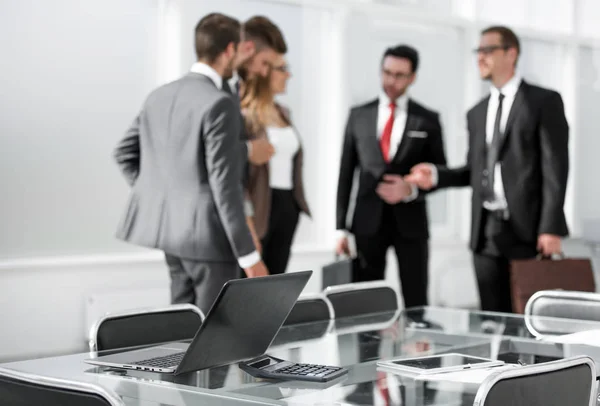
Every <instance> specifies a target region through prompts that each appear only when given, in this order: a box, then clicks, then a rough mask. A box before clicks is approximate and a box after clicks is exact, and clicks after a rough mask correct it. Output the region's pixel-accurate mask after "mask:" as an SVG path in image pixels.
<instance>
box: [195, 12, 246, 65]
mask: <svg viewBox="0 0 600 406" xmlns="http://www.w3.org/2000/svg"><path fill="white" fill-rule="evenodd" d="M240 36H241V24H240V22H239V21H238V20H236V19H235V18H232V17H229V16H226V15H224V14H220V13H211V14H209V15H207V16H205V17H204V18H202V19H201V20H200V21H199V22H198V24H197V25H196V30H195V47H196V56H197V57H198V60H204V61H207V62H208V63H213V62H214V61H215V60H216V59H217V57H218V56H219V55H221V54H222V53H223V52H225V50H226V49H227V47H228V46H229V44H231V43H234V44H235V45H237V44H238V43H239V42H240Z"/></svg>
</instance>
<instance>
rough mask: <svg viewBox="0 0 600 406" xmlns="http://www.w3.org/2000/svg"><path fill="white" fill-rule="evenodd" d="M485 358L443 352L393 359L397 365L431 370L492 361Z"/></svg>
mask: <svg viewBox="0 0 600 406" xmlns="http://www.w3.org/2000/svg"><path fill="white" fill-rule="evenodd" d="M490 361H491V360H488V359H484V358H474V357H470V356H468V355H461V354H442V355H438V356H435V357H423V358H413V359H405V360H402V359H401V360H396V361H392V363H393V364H395V365H403V366H407V367H411V368H418V369H423V370H429V369H434V368H446V367H456V366H460V365H467V364H471V365H475V364H481V363H486V362H490Z"/></svg>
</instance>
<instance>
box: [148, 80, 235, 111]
mask: <svg viewBox="0 0 600 406" xmlns="http://www.w3.org/2000/svg"><path fill="white" fill-rule="evenodd" d="M200 76H201V75H192V74H188V75H185V76H183V77H181V78H179V79H176V80H173V81H171V82H168V83H165V84H164V85H162V86H159V87H157V88H156V89H155V90H154V91H152V92H151V93H150V95H149V96H148V99H147V102H146V103H147V104H164V103H169V104H173V103H174V102H175V100H176V101H177V103H175V104H173V105H176V106H178V107H183V106H185V105H191V106H197V107H202V106H206V107H208V106H212V105H215V104H219V105H227V106H228V105H229V104H231V105H232V106H233V105H234V101H233V98H232V97H231V96H230V95H229V94H227V93H225V92H224V91H222V90H220V89H218V88H217V87H216V86H214V84H213V83H211V82H210V79H208V78H206V79H204V78H203V77H200Z"/></svg>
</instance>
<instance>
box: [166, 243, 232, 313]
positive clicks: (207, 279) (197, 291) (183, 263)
mask: <svg viewBox="0 0 600 406" xmlns="http://www.w3.org/2000/svg"><path fill="white" fill-rule="evenodd" d="M165 259H166V261H167V265H168V266H169V274H170V276H171V303H173V304H176V303H190V304H195V305H196V306H198V307H199V308H200V310H202V312H203V313H204V314H205V315H206V313H208V311H209V310H210V307H211V306H212V304H213V302H214V301H215V299H216V298H217V296H218V294H219V291H220V290H221V288H222V287H223V285H224V284H225V282H227V281H229V280H231V279H235V278H237V277H238V275H239V271H238V269H239V267H238V265H237V263H236V262H198V261H194V260H189V259H182V258H179V257H176V256H173V255H169V254H166V253H165Z"/></svg>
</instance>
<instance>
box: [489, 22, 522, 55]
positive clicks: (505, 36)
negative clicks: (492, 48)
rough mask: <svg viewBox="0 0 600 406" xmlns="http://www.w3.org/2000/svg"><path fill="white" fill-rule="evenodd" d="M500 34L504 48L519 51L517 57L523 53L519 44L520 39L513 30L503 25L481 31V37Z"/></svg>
mask: <svg viewBox="0 0 600 406" xmlns="http://www.w3.org/2000/svg"><path fill="white" fill-rule="evenodd" d="M493 33H496V34H499V35H500V40H501V41H502V46H503V47H504V48H506V49H510V48H515V49H516V50H517V56H519V54H520V53H521V44H520V43H519V37H517V34H515V32H514V31H513V30H511V29H510V28H508V27H505V26H503V25H494V26H491V27H488V28H486V29H485V30H483V31H481V35H485V34H493Z"/></svg>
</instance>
